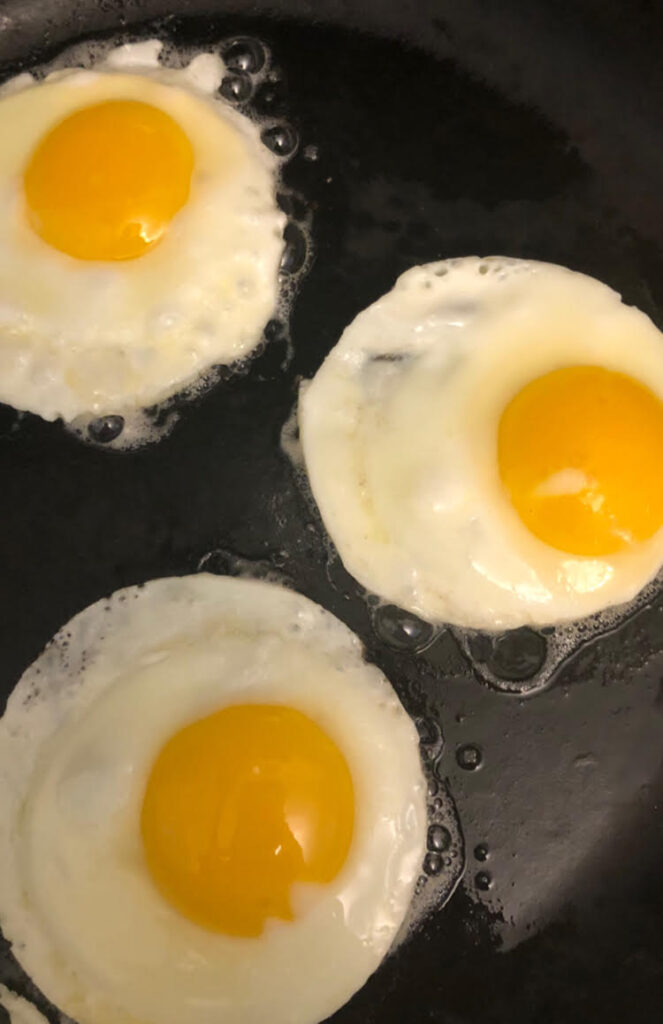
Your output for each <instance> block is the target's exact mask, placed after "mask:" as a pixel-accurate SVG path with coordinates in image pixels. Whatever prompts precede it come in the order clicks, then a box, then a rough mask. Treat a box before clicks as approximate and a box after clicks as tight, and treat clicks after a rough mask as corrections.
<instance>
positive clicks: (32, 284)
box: [0, 41, 285, 421]
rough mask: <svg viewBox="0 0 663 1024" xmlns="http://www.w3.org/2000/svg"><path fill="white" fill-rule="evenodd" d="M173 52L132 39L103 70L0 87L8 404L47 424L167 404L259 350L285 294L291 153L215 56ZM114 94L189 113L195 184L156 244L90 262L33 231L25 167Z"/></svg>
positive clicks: (0, 396)
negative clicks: (218, 367)
mask: <svg viewBox="0 0 663 1024" xmlns="http://www.w3.org/2000/svg"><path fill="white" fill-rule="evenodd" d="M160 50H161V44H160V43H159V42H157V41H150V42H148V43H140V44H133V45H127V46H123V47H120V48H119V49H116V50H113V51H111V52H110V53H109V54H108V55H107V57H106V59H105V60H103V61H102V62H100V63H99V64H97V65H96V66H95V67H94V68H93V69H90V70H81V69H76V68H69V69H64V70H60V71H57V72H55V73H53V74H52V75H50V76H48V77H47V78H46V79H45V80H43V81H36V80H35V79H34V78H33V77H32V76H31V75H27V74H25V75H20V76H19V77H18V78H17V79H12V80H11V81H10V82H8V83H7V84H6V85H5V86H4V88H3V90H2V92H1V93H0V126H1V127H2V139H3V144H2V148H1V150H0V217H1V218H2V223H3V231H2V235H1V236H0V401H3V402H7V403H9V404H11V405H13V406H15V407H16V408H17V409H23V410H30V411H32V412H36V413H38V414H39V415H40V416H42V417H43V418H44V419H48V420H51V419H55V418H57V417H63V418H64V419H65V420H67V421H71V420H73V419H75V418H76V417H77V416H79V415H83V414H92V415H99V414H102V413H124V412H125V411H130V410H131V409H135V408H139V407H143V406H147V405H151V404H154V403H156V402H158V401H160V400H161V399H163V398H165V397H167V396H168V395H170V394H172V393H174V392H175V391H177V390H178V389H180V388H182V387H183V386H184V385H187V384H189V383H191V382H192V381H193V380H195V379H196V378H198V377H199V375H200V374H202V373H204V371H205V370H207V369H209V367H210V366H212V365H214V364H218V363H230V362H233V361H235V360H237V359H241V358H242V357H244V356H246V355H247V354H248V353H249V352H251V350H252V349H253V348H254V347H255V346H256V345H257V344H258V343H259V341H260V340H261V338H262V332H263V328H264V326H265V324H266V322H267V320H268V319H269V318H270V316H271V315H272V314H273V312H274V310H275V307H276V305H277V301H278V289H279V285H278V268H279V262H280V259H281V255H282V251H283V237H282V235H283V228H284V224H285V217H284V215H283V214H282V213H281V211H280V210H279V209H278V207H277V204H276V199H275V181H276V174H277V169H278V168H277V163H278V161H277V159H276V157H275V156H274V155H273V154H272V153H270V152H269V150H268V149H267V148H266V147H265V146H264V145H262V143H261V141H260V135H259V129H258V127H257V125H255V124H254V123H253V122H252V121H250V120H249V119H248V118H247V117H245V116H243V115H241V114H239V113H238V112H237V111H235V110H233V109H232V108H231V107H230V106H229V105H228V104H227V103H225V102H224V101H223V100H222V99H220V97H219V96H218V91H217V90H218V86H219V84H220V82H221V78H222V76H223V70H224V67H223V62H222V60H221V58H220V57H219V56H218V55H216V54H213V53H203V54H199V55H198V56H197V57H195V58H194V59H193V60H192V61H191V63H190V64H189V65H188V66H187V67H184V68H182V69H173V68H167V67H164V66H162V65H160V63H159V60H158V58H159V52H160ZM110 99H133V100H141V101H142V102H145V103H148V104H151V105H153V106H155V107H158V108H160V109H161V110H163V111H165V112H166V113H167V114H169V115H170V116H171V117H173V118H174V119H175V121H177V122H178V123H179V125H180V126H181V127H182V128H183V130H184V131H185V133H186V135H187V136H188V138H189V141H190V142H191V144H192V147H193V150H194V170H193V177H192V181H191V191H190V195H189V198H188V200H187V202H186V203H185V205H184V207H183V208H182V209H181V210H180V211H179V212H178V213H177V214H176V215H175V217H174V218H173V220H172V222H171V223H170V225H169V227H168V229H167V231H166V233H165V236H164V238H163V239H162V240H161V241H160V242H159V243H158V244H157V245H155V246H154V247H153V248H152V249H151V250H149V251H148V252H147V253H145V254H144V255H142V256H139V257H137V258H135V259H129V260H122V261H116V262H113V261H111V262H97V261H87V260H78V259H74V258H72V257H70V256H67V255H66V254H64V253H62V252H59V251H58V250H56V249H55V248H52V247H51V246H50V245H48V244H47V243H46V242H44V241H42V239H41V238H40V237H39V236H38V235H37V234H36V233H35V232H34V231H33V230H32V229H31V228H30V226H29V224H28V223H27V219H26V216H25V210H24V201H23V193H22V174H23V169H24V167H25V165H26V163H27V161H28V159H29V157H30V155H31V153H32V151H33V150H34V148H35V146H36V145H37V144H38V142H39V141H40V140H41V138H42V137H43V136H44V135H45V134H47V133H48V131H49V130H50V129H51V128H52V127H53V126H54V125H55V124H57V123H58V122H60V121H61V120H63V119H64V118H65V117H67V116H68V115H69V114H71V113H72V112H73V111H74V110H76V109H78V108H80V107H84V106H88V105H92V104H95V103H99V102H102V101H105V100H110Z"/></svg>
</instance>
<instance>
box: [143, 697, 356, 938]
mask: <svg viewBox="0 0 663 1024" xmlns="http://www.w3.org/2000/svg"><path fill="white" fill-rule="evenodd" d="M353 827H354V791H353V785H352V779H351V776H350V772H349V769H348V766H347V764H346V761H345V759H344V757H343V755H342V754H341V752H340V751H339V749H338V747H337V746H336V745H335V744H334V743H333V742H332V740H331V739H330V738H329V737H328V736H327V735H326V734H325V733H324V732H323V730H322V729H321V728H320V727H319V726H318V725H316V724H315V722H313V721H311V719H310V718H307V717H306V715H304V714H302V713H301V712H299V711H296V710H294V709H293V708H289V707H282V706H280V705H269V704H241V705H235V706H232V707H227V708H224V709H223V710H221V711H217V712H215V713H214V714H211V715H209V716H208V717H207V718H203V719H201V720H200V721H197V722H194V723H193V724H191V725H188V726H185V727H184V728H183V729H181V730H180V731H179V732H177V733H176V734H175V735H174V736H172V737H171V738H170V739H169V740H168V741H167V743H166V744H165V746H164V747H163V748H162V750H161V752H160V753H159V755H158V757H157V759H156V762H155V764H154V766H153V768H152V771H151V773H150V776H149V780H148V783H147V789H146V792H145V797H144V800H143V808H142V815H141V832H142V838H143V846H144V849H145V855H146V858H147V865H148V869H149V871H150V874H151V875H152V878H153V879H154V881H155V883H156V885H157V887H158V889H159V890H160V892H161V894H162V895H163V896H164V898H165V899H166V900H167V901H168V902H169V903H170V904H171V905H172V906H174V907H175V908H176V909H177V910H179V911H180V913H182V914H183V915H185V916H186V917H187V918H189V919H190V920H192V921H194V922H196V923H197V924H199V925H202V926H203V927H205V928H208V929H211V930H213V931H216V932H224V933H225V934H227V935H239V936H256V935H260V933H261V932H262V930H263V926H264V924H265V920H266V919H267V918H268V917H279V918H282V919H284V920H287V921H289V920H292V919H293V917H294V914H293V910H292V907H291V903H290V887H291V885H292V884H293V882H318V883H325V882H330V881H331V880H332V879H333V878H334V877H335V876H336V875H337V874H338V872H339V871H340V869H341V867H342V866H343V864H344V862H345V859H346V856H347V853H348V850H349V848H350V842H351V839H352V832H353Z"/></svg>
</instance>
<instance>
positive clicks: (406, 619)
mask: <svg viewBox="0 0 663 1024" xmlns="http://www.w3.org/2000/svg"><path fill="white" fill-rule="evenodd" d="M373 628H374V629H375V632H376V633H377V635H378V637H379V638H380V639H381V640H383V641H384V643H386V644H387V645H388V646H389V647H393V648H394V649H395V650H397V651H415V652H416V651H423V650H424V649H425V648H426V647H428V646H429V645H430V644H431V643H432V642H433V640H434V639H435V637H436V632H435V629H434V627H433V626H431V625H430V623H428V622H424V621H423V620H422V619H419V618H417V616H416V615H412V614H410V612H406V611H403V609H402V608H398V607H396V605H393V604H383V605H379V606H378V608H376V610H375V613H374V615H373Z"/></svg>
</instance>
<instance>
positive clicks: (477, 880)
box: [474, 871, 493, 892]
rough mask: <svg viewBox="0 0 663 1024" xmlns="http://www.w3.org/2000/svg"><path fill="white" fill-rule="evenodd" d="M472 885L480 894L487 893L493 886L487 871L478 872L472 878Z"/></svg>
mask: <svg viewBox="0 0 663 1024" xmlns="http://www.w3.org/2000/svg"><path fill="white" fill-rule="evenodd" d="M474 884H475V885H476V887H477V889H481V891H482V892H488V890H489V889H490V888H492V885H493V879H492V876H491V875H489V873H488V872H487V871H479V872H477V874H476V875H475V876H474Z"/></svg>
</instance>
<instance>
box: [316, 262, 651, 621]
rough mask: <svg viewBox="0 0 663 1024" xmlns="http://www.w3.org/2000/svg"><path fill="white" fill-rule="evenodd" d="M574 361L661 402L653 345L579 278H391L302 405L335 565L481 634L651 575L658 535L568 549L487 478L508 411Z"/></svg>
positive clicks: (418, 273) (461, 273) (435, 272)
mask: <svg viewBox="0 0 663 1024" xmlns="http://www.w3.org/2000/svg"><path fill="white" fill-rule="evenodd" d="M578 364H595V365H599V366H603V367H605V368H607V369H611V370H618V371H621V372H623V373H626V374H629V375H630V376H632V377H634V378H635V379H637V380H639V381H641V382H642V383H643V384H645V385H646V386H647V387H649V388H650V389H651V390H652V391H653V392H654V393H655V394H656V395H657V396H658V397H659V398H661V399H663V336H662V335H661V333H660V332H659V331H658V329H657V328H656V327H655V326H654V324H653V323H652V322H651V320H649V318H648V317H647V316H645V314H644V313H642V312H640V311H639V310H637V309H635V308H633V307H629V306H626V305H624V304H623V303H622V302H621V299H620V297H619V295H617V294H616V293H615V292H614V291H612V289H610V288H609V287H607V286H606V285H604V284H601V283H600V282H598V281H596V280H594V279H592V278H590V277H586V276H584V275H582V274H578V273H574V272H572V271H570V270H567V269H565V268H564V267H558V266H554V265H552V264H545V263H536V262H527V261H523V260H514V259H506V258H499V257H495V258H490V259H479V258H476V257H468V258H465V259H454V260H447V261H444V262H441V263H432V264H428V265H426V266H421V267H415V268H413V269H412V270H409V271H407V272H406V273H405V274H403V275H402V276H401V277H400V278H399V279H398V281H397V282H396V285H395V286H394V288H393V289H392V291H390V292H389V293H388V294H387V295H385V296H383V297H382V298H381V299H379V300H378V301H377V302H375V303H374V304H373V305H372V306H370V307H369V308H368V309H366V310H364V311H363V312H362V313H360V314H359V315H358V316H357V317H356V318H355V320H353V322H352V323H351V324H350V325H349V327H347V329H346V330H345V332H344V333H343V335H342V337H341V339H340V341H339V342H338V344H337V345H336V347H335V348H334V349H333V350H332V352H331V353H330V355H329V356H328V357H327V359H326V360H325V362H324V364H323V365H322V367H321V369H320V370H319V371H318V373H317V374H316V376H315V378H314V379H313V381H312V382H311V383H309V384H305V385H304V386H303V388H302V392H301V395H300V406H299V426H300V434H301V443H302V447H303V454H304V459H305V464H306V469H307V472H308V478H309V481H310V485H311V489H312V491H313V495H314V497H315V500H316V502H317V504H318V507H319V509H320V512H321V514H322V518H323V520H324V523H325V526H326V528H327V530H328V532H329V534H330V536H331V538H332V540H333V542H334V544H335V546H336V548H337V549H338V552H339V554H340V556H341V558H342V560H343V563H344V565H345V567H346V569H347V570H348V571H349V572H350V573H351V574H352V575H353V576H354V577H355V578H356V579H357V580H358V581H359V582H360V583H361V584H362V585H363V586H365V587H366V588H367V589H368V590H371V591H373V592H374V593H376V594H378V595H380V596H381V597H383V598H385V599H387V600H388V601H391V602H393V603H395V604H397V605H400V606H401V607H403V608H406V609H408V610H409V611H411V612H414V613H415V614H417V615H419V616H421V617H422V618H424V619H426V620H428V621H431V622H449V623H453V624H456V625H461V626H467V627H472V628H478V629H487V630H496V629H504V628H511V627H517V626H521V625H523V624H538V625H542V624H549V623H554V622H562V621H568V620H572V619H579V618H581V617H583V616H586V615H589V614H591V613H593V612H597V611H599V610H600V609H603V608H606V607H609V606H613V605H618V604H621V603H623V602H627V601H629V600H630V599H632V598H633V597H634V595H635V594H637V593H638V591H640V590H641V589H642V588H643V587H644V586H645V585H646V584H647V582H648V581H650V580H651V579H652V578H653V577H654V576H655V575H656V573H657V572H658V570H659V568H660V566H661V565H662V564H663V530H659V531H658V532H657V533H656V534H655V535H654V536H653V537H652V538H651V539H650V540H649V541H646V542H644V543H642V544H639V545H637V546H634V547H633V548H631V549H630V550H627V551H623V552H619V553H618V554H614V555H609V556H606V557H600V558H584V557H579V556H576V555H570V554H566V553H564V552H562V551H559V550H556V549H554V548H552V547H550V546H548V545H547V544H545V543H543V542H542V541H540V540H538V539H537V538H536V537H535V536H534V535H533V534H532V533H530V531H529V530H528V529H527V528H526V526H525V525H524V524H523V523H522V521H521V520H520V518H519V517H518V515H517V513H516V511H515V509H514V508H513V506H512V505H511V503H510V501H509V499H508V496H507V494H506V492H505V490H504V488H503V486H502V484H501V481H500V478H499V472H498V463H497V426H498V423H499V419H500V416H501V414H502V412H503V410H504V408H505V406H506V405H507V404H508V403H509V401H510V400H511V398H512V397H513V395H514V394H516V393H517V392H518V391H519V390H520V389H521V388H522V387H524V385H525V384H527V383H528V382H529V381H531V380H533V379H535V378H536V377H539V376H541V375H542V374H544V373H546V372H548V371H550V370H553V369H557V368H558V367H563V366H567V365H568V366H572V365H578Z"/></svg>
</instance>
